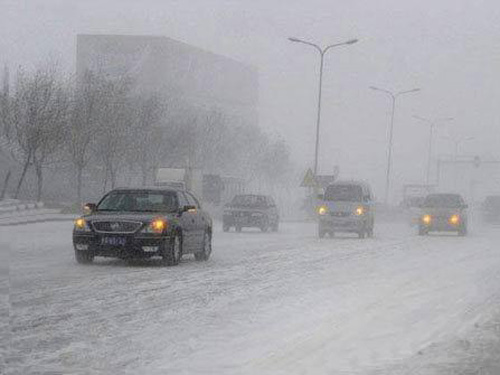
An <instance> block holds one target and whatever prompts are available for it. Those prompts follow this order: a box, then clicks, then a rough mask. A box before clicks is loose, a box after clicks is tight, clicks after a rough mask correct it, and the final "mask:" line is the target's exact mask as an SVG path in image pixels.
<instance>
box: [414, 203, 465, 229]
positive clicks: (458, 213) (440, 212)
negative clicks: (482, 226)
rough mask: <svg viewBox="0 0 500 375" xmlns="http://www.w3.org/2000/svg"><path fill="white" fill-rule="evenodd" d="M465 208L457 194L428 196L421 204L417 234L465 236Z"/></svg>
mask: <svg viewBox="0 0 500 375" xmlns="http://www.w3.org/2000/svg"><path fill="white" fill-rule="evenodd" d="M467 208H468V206H467V204H466V203H465V201H464V199H463V198H462V197H461V196H460V195H459V194H429V195H428V196H427V197H426V198H425V200H424V202H423V203H422V212H421V216H420V222H419V226H418V234H419V235H420V236H425V235H427V234H428V233H429V232H433V231H437V232H457V233H458V234H459V235H461V236H465V235H467V220H468V218H467Z"/></svg>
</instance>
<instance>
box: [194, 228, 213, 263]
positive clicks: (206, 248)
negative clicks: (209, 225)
mask: <svg viewBox="0 0 500 375" xmlns="http://www.w3.org/2000/svg"><path fill="white" fill-rule="evenodd" d="M210 254H212V236H211V234H210V232H209V231H206V232H205V235H204V238H203V245H202V250H201V251H200V252H199V253H195V254H194V259H196V260H197V261H199V262H202V261H207V260H208V259H209V258H210Z"/></svg>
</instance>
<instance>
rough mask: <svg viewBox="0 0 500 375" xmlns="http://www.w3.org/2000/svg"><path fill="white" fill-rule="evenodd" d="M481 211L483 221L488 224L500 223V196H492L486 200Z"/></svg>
mask: <svg viewBox="0 0 500 375" xmlns="http://www.w3.org/2000/svg"><path fill="white" fill-rule="evenodd" d="M481 211H482V215H483V220H484V221H486V222H488V223H498V222H500V195H490V196H488V197H486V199H485V200H484V202H483V204H482V206H481Z"/></svg>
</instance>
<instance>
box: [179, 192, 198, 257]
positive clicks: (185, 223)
mask: <svg viewBox="0 0 500 375" xmlns="http://www.w3.org/2000/svg"><path fill="white" fill-rule="evenodd" d="M177 196H178V199H179V207H180V210H181V211H180V214H179V223H180V226H181V228H182V240H183V243H182V246H183V251H184V253H190V252H192V251H193V249H194V248H195V246H196V239H195V238H194V237H195V227H196V220H195V217H194V215H193V213H192V212H188V211H183V208H184V207H185V206H190V203H189V200H188V199H187V196H186V194H185V193H184V192H182V191H179V192H178V194H177Z"/></svg>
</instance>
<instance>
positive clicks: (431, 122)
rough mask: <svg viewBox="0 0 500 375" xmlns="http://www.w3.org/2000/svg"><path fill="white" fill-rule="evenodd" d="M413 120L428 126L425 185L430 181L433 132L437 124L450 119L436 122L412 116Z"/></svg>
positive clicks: (441, 119) (450, 119) (450, 118)
mask: <svg viewBox="0 0 500 375" xmlns="http://www.w3.org/2000/svg"><path fill="white" fill-rule="evenodd" d="M413 118H415V119H417V120H420V121H423V122H425V123H427V125H429V148H428V155H427V173H426V178H425V181H426V184H427V185H429V184H430V179H431V164H432V141H433V138H434V130H435V128H436V127H437V126H438V125H439V124H438V123H439V122H443V121H452V120H453V118H452V117H444V118H440V119H436V120H429V119H427V118H425V117H420V116H413Z"/></svg>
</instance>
